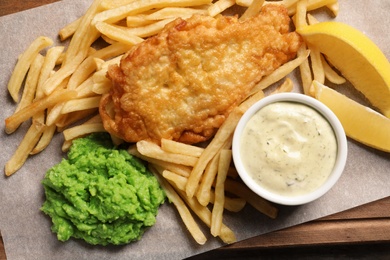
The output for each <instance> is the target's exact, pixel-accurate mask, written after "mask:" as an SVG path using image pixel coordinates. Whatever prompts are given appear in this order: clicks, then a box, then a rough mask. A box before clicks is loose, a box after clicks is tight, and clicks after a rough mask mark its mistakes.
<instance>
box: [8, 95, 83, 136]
mask: <svg viewBox="0 0 390 260" xmlns="http://www.w3.org/2000/svg"><path fill="white" fill-rule="evenodd" d="M76 96H77V92H76V91H73V90H66V89H60V90H57V91H55V92H53V94H52V95H50V96H45V97H44V98H42V99H40V100H37V101H35V102H33V103H31V104H30V105H28V106H26V107H25V108H23V109H21V110H19V111H18V112H16V113H14V114H13V115H11V116H10V117H8V118H6V119H5V131H6V133H7V134H11V133H13V132H14V131H15V130H16V129H17V128H18V126H19V125H20V124H21V123H22V122H24V121H26V120H28V119H29V118H31V117H32V116H33V115H34V114H36V113H38V112H40V111H43V110H45V109H47V108H50V107H52V106H54V105H55V104H57V103H61V102H63V101H66V100H69V99H72V98H74V97H76Z"/></svg>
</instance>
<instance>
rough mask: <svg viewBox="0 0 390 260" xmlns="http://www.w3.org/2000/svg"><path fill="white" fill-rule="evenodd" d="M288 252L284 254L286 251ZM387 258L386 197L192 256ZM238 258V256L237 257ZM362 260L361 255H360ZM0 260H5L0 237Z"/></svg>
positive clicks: (389, 218) (389, 222) (389, 224)
mask: <svg viewBox="0 0 390 260" xmlns="http://www.w3.org/2000/svg"><path fill="white" fill-rule="evenodd" d="M286 251H288V253H286ZM283 252H284V253H285V254H288V255H286V258H287V257H293V256H295V257H302V256H304V255H306V256H307V255H308V254H309V255H310V256H311V257H320V256H323V257H325V254H327V257H346V258H348V257H349V256H352V257H353V256H356V254H358V255H359V256H360V257H362V256H365V257H367V259H369V258H375V259H385V257H390V197H387V198H384V199H381V200H378V201H374V202H371V203H368V204H366V205H362V206H359V207H356V208H352V209H349V210H346V211H343V212H340V213H337V214H334V215H330V216H327V217H324V218H321V219H318V220H314V221H311V222H308V223H305V224H301V225H297V226H293V227H290V228H286V229H282V230H279V231H275V232H271V233H268V234H264V235H260V236H256V237H253V238H250V239H247V240H244V241H241V242H238V243H235V244H232V245H228V246H225V247H222V248H219V249H216V250H213V251H210V252H207V253H205V254H202V255H199V256H196V257H194V259H195V258H199V259H207V258H209V259H218V258H220V259H226V258H229V259H233V258H234V257H235V256H237V257H238V256H241V257H243V256H244V255H245V256H246V257H251V256H253V257H255V256H260V255H261V256H265V255H266V256H268V257H271V256H278V259H281V258H280V257H282V253H283ZM237 259H238V258H237ZM360 259H362V258H360ZM0 260H6V255H5V251H4V245H3V240H2V239H1V236H0Z"/></svg>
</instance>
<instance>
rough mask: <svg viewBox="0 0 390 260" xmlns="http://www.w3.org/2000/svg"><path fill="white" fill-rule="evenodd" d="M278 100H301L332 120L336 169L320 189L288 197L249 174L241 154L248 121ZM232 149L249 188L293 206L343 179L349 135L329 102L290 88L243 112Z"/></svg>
mask: <svg viewBox="0 0 390 260" xmlns="http://www.w3.org/2000/svg"><path fill="white" fill-rule="evenodd" d="M275 102H297V103H301V104H304V105H307V106H309V107H311V108H313V109H315V110H316V111H317V112H319V113H320V114H321V115H322V116H323V117H324V118H325V119H326V120H327V121H328V122H329V123H330V125H331V127H332V129H333V132H334V134H335V137H336V140H337V155H336V161H335V165H334V167H333V170H332V172H331V173H330V175H329V177H328V179H327V180H326V181H325V182H324V183H323V184H322V185H321V186H320V187H319V188H318V189H316V190H314V191H312V192H310V193H306V194H303V195H298V196H290V197H288V196H283V195H280V194H276V193H273V192H271V191H268V190H266V189H265V188H263V187H261V185H258V184H256V182H255V181H254V180H253V179H252V177H250V176H249V175H248V173H247V171H246V170H245V168H244V165H243V163H242V160H241V156H240V139H241V135H242V132H243V130H244V128H245V126H246V124H247V123H248V121H249V119H250V118H251V117H252V116H253V115H254V114H255V113H256V112H257V111H259V110H260V109H262V108H263V107H265V106H267V105H269V104H271V103H275ZM232 152H233V161H234V164H235V167H236V169H237V171H238V174H239V176H240V177H241V179H242V181H243V182H244V183H245V184H246V186H248V188H250V189H251V190H252V191H253V192H255V193H256V194H257V195H259V196H260V197H262V198H264V199H266V200H268V201H271V202H274V203H277V204H281V205H291V206H293V205H302V204H306V203H309V202H312V201H314V200H316V199H318V198H320V197H321V196H323V195H324V194H325V193H327V192H328V191H329V190H330V189H331V188H332V187H333V186H334V185H335V184H336V182H337V181H338V180H339V178H340V176H341V175H342V173H343V171H344V167H345V164H346V160H347V153H348V145H347V137H346V135H345V131H344V128H343V126H342V124H341V122H340V121H339V119H338V118H337V116H336V115H335V114H334V113H333V112H332V111H331V110H330V109H329V108H328V107H327V106H326V105H324V104H323V103H321V102H320V101H318V100H317V99H315V98H313V97H310V96H307V95H305V94H301V93H293V92H289V93H277V94H272V95H270V96H267V97H264V98H263V99H261V100H259V101H257V102H256V103H255V104H253V105H252V106H251V107H250V108H249V109H248V110H247V111H246V112H245V113H244V114H243V116H242V117H241V119H240V120H239V122H238V124H237V126H236V128H235V131H234V135H233V143H232Z"/></svg>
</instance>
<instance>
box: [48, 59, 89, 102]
mask: <svg viewBox="0 0 390 260" xmlns="http://www.w3.org/2000/svg"><path fill="white" fill-rule="evenodd" d="M82 60H83V54H82V53H80V54H78V55H77V56H76V57H75V58H74V59H73V60H71V61H70V62H69V63H67V64H66V65H64V66H62V67H61V68H60V69H59V70H58V71H57V72H56V73H55V74H54V75H52V76H51V77H50V78H48V79H47V80H46V81H45V84H44V85H43V87H42V88H43V92H44V93H45V95H47V96H48V95H50V94H51V93H52V92H53V91H54V90H55V89H57V88H58V87H59V86H60V85H61V84H62V83H63V82H65V81H66V79H67V78H68V77H70V76H71V75H72V73H73V72H75V70H76V69H77V67H78V66H79V64H80V63H81V62H82Z"/></svg>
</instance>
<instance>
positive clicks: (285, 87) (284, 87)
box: [271, 78, 294, 94]
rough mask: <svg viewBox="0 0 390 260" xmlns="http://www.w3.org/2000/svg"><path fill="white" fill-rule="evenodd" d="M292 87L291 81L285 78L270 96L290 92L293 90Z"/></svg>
mask: <svg viewBox="0 0 390 260" xmlns="http://www.w3.org/2000/svg"><path fill="white" fill-rule="evenodd" d="M293 87H294V86H293V81H292V80H291V79H290V78H286V80H285V81H284V82H283V83H282V84H281V85H280V86H278V87H277V88H276V89H275V90H274V91H273V92H272V93H271V94H276V93H283V92H291V91H292V90H293Z"/></svg>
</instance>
